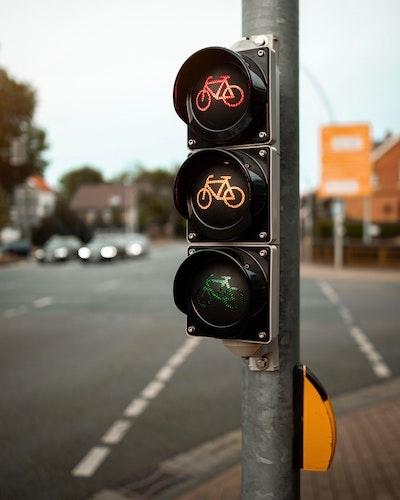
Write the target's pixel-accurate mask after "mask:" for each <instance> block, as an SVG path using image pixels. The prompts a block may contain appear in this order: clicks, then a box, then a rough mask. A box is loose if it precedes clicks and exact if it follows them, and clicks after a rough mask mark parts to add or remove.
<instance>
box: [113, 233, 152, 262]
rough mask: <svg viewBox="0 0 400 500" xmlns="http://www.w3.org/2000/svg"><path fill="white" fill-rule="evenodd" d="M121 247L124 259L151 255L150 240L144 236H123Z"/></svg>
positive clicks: (135, 234)
mask: <svg viewBox="0 0 400 500" xmlns="http://www.w3.org/2000/svg"><path fill="white" fill-rule="evenodd" d="M120 246H121V247H122V249H123V254H124V257H128V258H135V257H141V256H144V255H147V254H148V253H149V251H150V240H149V239H148V238H147V236H145V235H144V234H139V233H127V234H123V235H121V237H120Z"/></svg>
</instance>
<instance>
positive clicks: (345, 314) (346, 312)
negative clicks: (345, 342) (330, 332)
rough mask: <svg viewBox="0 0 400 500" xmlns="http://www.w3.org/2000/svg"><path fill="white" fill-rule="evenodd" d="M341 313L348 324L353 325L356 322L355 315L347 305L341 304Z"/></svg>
mask: <svg viewBox="0 0 400 500" xmlns="http://www.w3.org/2000/svg"><path fill="white" fill-rule="evenodd" d="M339 314H340V316H341V317H342V319H343V321H344V322H345V323H346V324H347V325H352V324H353V323H354V319H353V315H352V314H351V312H350V311H349V309H347V307H346V306H344V305H340V307H339Z"/></svg>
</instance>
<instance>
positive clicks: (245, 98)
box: [191, 64, 250, 130]
mask: <svg viewBox="0 0 400 500" xmlns="http://www.w3.org/2000/svg"><path fill="white" fill-rule="evenodd" d="M249 94H250V91H249V79H248V76H247V75H246V74H244V73H243V71H242V70H241V69H240V68H239V67H238V66H236V65H235V64H225V65H217V66H211V67H210V68H208V69H207V71H205V72H203V73H202V74H201V75H200V77H199V78H198V80H197V83H195V84H194V86H193V88H192V92H191V105H192V112H193V115H194V116H195V118H196V120H197V122H198V123H199V124H200V125H201V126H202V127H204V128H207V129H210V130H223V129H226V128H230V127H232V126H233V125H235V124H236V123H237V122H238V121H239V120H240V119H241V118H242V117H243V115H244V114H245V113H246V110H247V107H248V102H249Z"/></svg>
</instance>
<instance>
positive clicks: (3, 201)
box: [0, 185, 9, 228]
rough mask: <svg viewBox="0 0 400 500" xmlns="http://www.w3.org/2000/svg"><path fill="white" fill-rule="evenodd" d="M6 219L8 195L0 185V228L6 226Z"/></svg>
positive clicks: (7, 219) (7, 215)
mask: <svg viewBox="0 0 400 500" xmlns="http://www.w3.org/2000/svg"><path fill="white" fill-rule="evenodd" d="M8 221H9V214H8V195H7V193H6V192H5V191H4V189H3V188H2V187H1V185H0V228H2V227H4V226H6V225H7V223H8Z"/></svg>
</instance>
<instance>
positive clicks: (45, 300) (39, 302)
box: [3, 296, 54, 319]
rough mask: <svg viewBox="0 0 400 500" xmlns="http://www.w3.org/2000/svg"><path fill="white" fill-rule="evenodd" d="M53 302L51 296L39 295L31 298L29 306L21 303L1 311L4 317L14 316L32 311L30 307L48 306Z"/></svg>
mask: <svg viewBox="0 0 400 500" xmlns="http://www.w3.org/2000/svg"><path fill="white" fill-rule="evenodd" d="M53 303H54V298H53V297H50V296H49V297H41V298H40V299H35V300H33V301H32V305H31V306H26V305H25V304H22V305H20V306H18V307H15V308H13V309H6V310H5V311H4V312H3V317H4V318H6V319H11V318H15V317H16V316H22V315H23V314H27V313H29V312H32V307H33V308H34V309H41V308H43V307H48V306H50V305H51V304H53Z"/></svg>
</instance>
